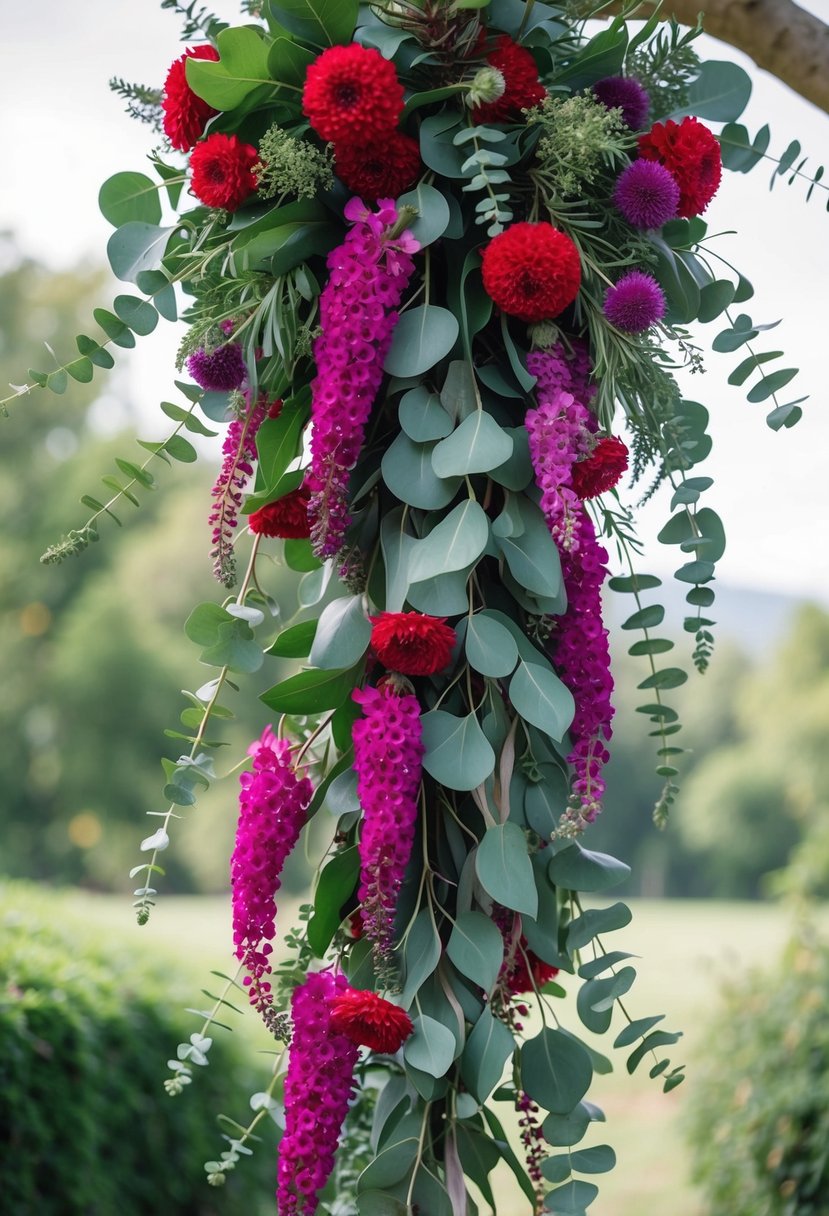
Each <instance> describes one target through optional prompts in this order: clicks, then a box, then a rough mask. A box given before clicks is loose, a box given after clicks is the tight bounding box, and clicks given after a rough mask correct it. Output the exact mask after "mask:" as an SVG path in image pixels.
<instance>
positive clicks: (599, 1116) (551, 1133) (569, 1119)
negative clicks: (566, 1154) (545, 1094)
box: [541, 1102, 604, 1148]
mask: <svg viewBox="0 0 829 1216" xmlns="http://www.w3.org/2000/svg"><path fill="white" fill-rule="evenodd" d="M597 1122H598V1123H603V1122H604V1114H603V1113H602V1111H601V1110H599V1108H598V1106H594V1105H593V1103H592V1102H579V1104H578V1106H576V1107H575V1108H574V1109H573V1110H571V1111H569V1112H568V1113H567V1114H565V1115H548V1116H547V1118H546V1119H545V1120H544V1123H543V1125H542V1128H541V1130H542V1132H543V1133H544V1139H545V1140H546V1141H547V1143H548V1144H552V1145H554V1146H555V1147H556V1148H570V1147H571V1146H572V1145H574V1144H578V1143H579V1141H580V1140H583V1139H584V1137H585V1135H586V1133H587V1129H588V1127H589V1126H590V1124H591V1123H597Z"/></svg>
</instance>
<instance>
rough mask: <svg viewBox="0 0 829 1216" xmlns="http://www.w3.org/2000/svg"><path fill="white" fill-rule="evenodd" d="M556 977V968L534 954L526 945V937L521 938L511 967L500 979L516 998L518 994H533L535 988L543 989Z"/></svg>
mask: <svg viewBox="0 0 829 1216" xmlns="http://www.w3.org/2000/svg"><path fill="white" fill-rule="evenodd" d="M556 975H558V967H551V966H550V964H549V963H545V962H544V960H543V959H540V958H539V957H538V955H537V954H534V953H533V951H532V950H531V949H530V948H529V946H528V945H527V939H526V937H523V936H522V938H521V942H520V946H519V948H518V950H516V952H515V958H514V959H513V963H512V966H511V967H510V968H509V970H508V971H506V972H505V973H504V974H503V975H502V977H501V978H502V980H503V982H504V985H505V986H506V988H507V991H508V992H510V993H511V994H512V995H513V996H517V995H518V994H519V993H520V992H533V991H534V990H535V989H536V988H543V987H544V985H545V984H547V983H549V982H550V980H551V979H553V977H554V976H556Z"/></svg>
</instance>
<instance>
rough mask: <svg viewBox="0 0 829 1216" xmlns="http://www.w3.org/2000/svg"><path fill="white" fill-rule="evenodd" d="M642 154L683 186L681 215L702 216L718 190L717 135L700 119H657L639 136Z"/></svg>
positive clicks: (718, 157)
mask: <svg viewBox="0 0 829 1216" xmlns="http://www.w3.org/2000/svg"><path fill="white" fill-rule="evenodd" d="M639 155H640V156H642V157H644V159H645V160H655V161H658V162H659V163H660V165H664V166H665V168H666V169H667V170H668V171H669V172H670V173H672V174H673V177H674V180H675V181H676V184H677V185H678V186H679V209H678V211H677V214H678V215H681V216H683V217H684V218H685V219H689V218H690V217H691V216H693V215H700V214H701V213H702V212H703V211H704V210H705V208H706V207H707V206H708V204H709V203H710V202H711V199H712V198H713V197H714V195H715V194H716V193H717V190H718V189H719V185H720V178H721V177H722V155H721V153H720V145H719V141H718V140H717V138H716V136H715V135H714V134H713V133H712V132H711V131H709V130H708V127H706V126H705V124H704V123H701V122H700V121H699V120H698V119H696V118H683V120H682V122H673V121H672V120H671V119H670V118H669V119H668V120H667V122H664V123H662V122H657V123H654V125H653V126H652V127H651V129H650V131H649V132H648V134H647V135H640V136H639Z"/></svg>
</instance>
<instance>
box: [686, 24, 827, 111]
mask: <svg viewBox="0 0 829 1216" xmlns="http://www.w3.org/2000/svg"><path fill="white" fill-rule="evenodd" d="M701 9H702V10H703V11H704V25H705V32H706V33H707V34H711V36H712V37H713V38H719V39H720V40H721V41H722V42H727V43H728V44H729V45H730V46H734V47H737V49H738V50H740V51H744V52H745V54H746V55H748V56H749V57H750V58H751V59H753V60H754V62H755V63H756V64H757V66H758V67H759V68H765V70H766V71H767V72H771V73H772V75H774V76H777V78H778V79H779V80H782V81H783V83H784V84H787V85H788V86H789V88H790V89H793V90H794V91H795V93H799V94H800V96H801V97H805V98H806V100H807V101H811V102H812V103H813V104H814V105H816V106H818V107H819V108H820V109H821V110H824V111H826V112H827V113H829V25H827V24H826V23H825V22H824V21H821V19H820V18H819V17H815V16H813V15H812V14H811V13H807V12H806V10H805V9H802V8H800V6H799V5H797V4H795V3H794V2H793V0H668V3H667V4H666V5H665V7H664V8H663V9H662V15H663V16H665V17H669V16H671V15H673V16H675V17H676V19H677V21H680V22H681V23H682V24H683V25H694V24H695V23H696V20H697V16H698V14H699V12H700V10H701Z"/></svg>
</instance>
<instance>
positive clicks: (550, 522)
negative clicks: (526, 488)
mask: <svg viewBox="0 0 829 1216" xmlns="http://www.w3.org/2000/svg"><path fill="white" fill-rule="evenodd" d="M527 367H528V369H529V371H530V372H531V373H532V375H534V376H535V377H536V379H537V383H536V387H535V394H536V400H537V402H538V404H537V406H536V408H535V409H532V410H528V411H527V416H526V418H525V420H524V421H525V425H526V428H527V432H528V435H529V443H530V458H531V460H532V465H533V469H534V471H535V480H536V482H537V484H538V487H539V489H540V490H541V510H542V511H543V512H544V516H545V519H546V521H547V527H548V528H549V529H550V533H551V535H552V537H553V539H554V540H555V541H556V543H557V544H558V545H559V547H560V548H561V549H563V550H567V549H571V548H573V547H574V545H575V544H576V543H577V535H576V533H575V531H574V520H575V519H576V518H577V515H578V511H579V508H580V500H579V496H578V494H577V493H576V492H575V490H574V489H573V484H572V468H573V464H574V463H575V462H576V461H577V460H581V459H583V458H584V457H585V456H586V455H587V454H588V452H589V451H590V448H591V435H592V434H593V432H594V431H595V430H596V419H595V417H594V416H593V414H592V413H591V412H590V410H589V409H588V408H587V402H589V401H590V399H591V397H592V389H591V388H590V387H589V386H588V374H589V369H590V364H589V360H588V358H587V355H586V353H585V352H584V351H583V350H581V349H579V350H578V351H577V352H576V354H575V357H570V358H568V357H567V356H566V355H565V353H564V350H563V347H561V346H560V345H558V346H556V347H554V348H553V349H552V350H545V351H533V352H532V354H531V355H530V356H529V357H528V359H527Z"/></svg>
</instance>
